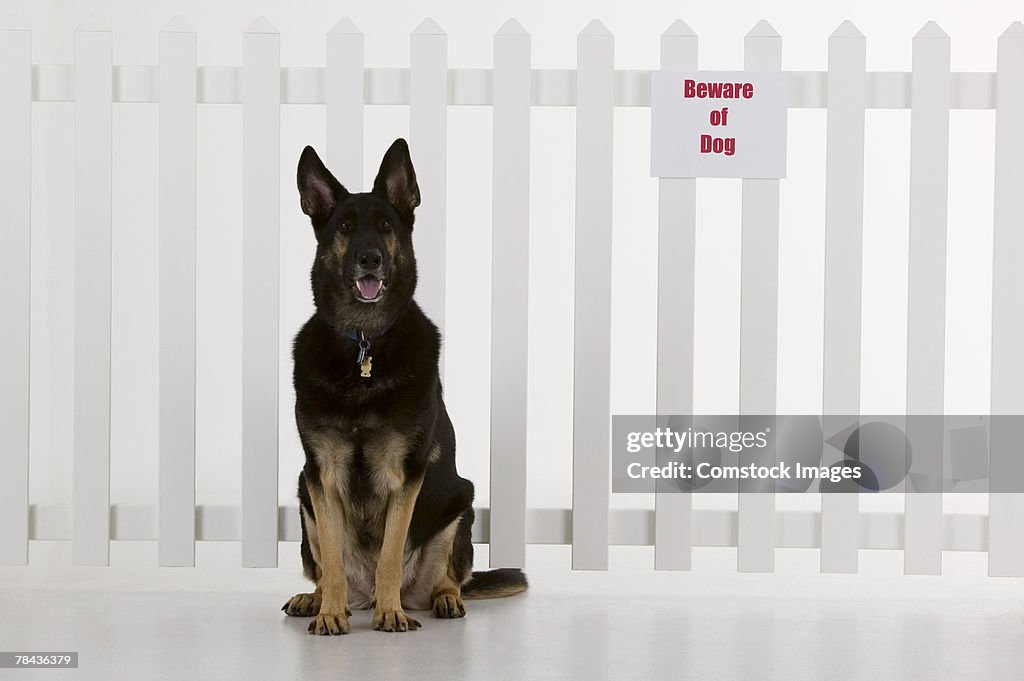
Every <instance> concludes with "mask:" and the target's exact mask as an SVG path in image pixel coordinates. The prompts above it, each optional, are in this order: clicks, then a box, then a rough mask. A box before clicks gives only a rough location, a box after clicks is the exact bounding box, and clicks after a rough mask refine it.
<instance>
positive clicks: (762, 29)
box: [747, 19, 782, 38]
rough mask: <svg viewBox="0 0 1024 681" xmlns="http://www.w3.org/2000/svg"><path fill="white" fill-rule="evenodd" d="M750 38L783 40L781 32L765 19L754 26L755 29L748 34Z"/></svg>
mask: <svg viewBox="0 0 1024 681" xmlns="http://www.w3.org/2000/svg"><path fill="white" fill-rule="evenodd" d="M747 37H748V38H781V37H782V36H781V35H779V32H778V31H776V30H775V27H774V26H772V25H771V24H769V23H768V22H767V21H765V20H764V19H761V21H759V22H757V23H756V24H754V28H752V29H750V32H749V33H747Z"/></svg>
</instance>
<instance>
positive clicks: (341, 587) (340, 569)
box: [309, 467, 352, 636]
mask: <svg viewBox="0 0 1024 681" xmlns="http://www.w3.org/2000/svg"><path fill="white" fill-rule="evenodd" d="M309 498H310V501H312V503H313V512H314V514H315V515H316V528H317V534H318V535H319V538H320V581H319V583H318V584H317V586H318V590H319V591H321V592H322V595H321V601H320V613H319V614H318V615H317V616H316V618H315V619H314V620H313V621H312V622H310V623H309V633H311V634H320V635H325V636H328V635H338V634H347V633H348V631H349V624H348V616H349V615H351V614H352V611H351V610H349V609H348V578H347V577H346V576H345V564H344V559H343V558H342V554H343V547H344V546H345V512H344V509H343V508H342V505H341V496H340V495H339V493H338V485H337V482H336V480H335V478H334V475H333V473H332V472H331V471H330V469H329V467H328V468H325V469H321V477H320V484H319V485H310V486H309Z"/></svg>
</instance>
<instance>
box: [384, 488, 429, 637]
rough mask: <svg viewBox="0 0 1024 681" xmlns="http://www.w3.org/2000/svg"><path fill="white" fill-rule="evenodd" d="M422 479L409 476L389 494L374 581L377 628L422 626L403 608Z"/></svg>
mask: <svg viewBox="0 0 1024 681" xmlns="http://www.w3.org/2000/svg"><path fill="white" fill-rule="evenodd" d="M422 483H423V479H422V478H419V479H417V480H407V481H405V484H403V485H402V487H401V488H400V489H397V490H395V491H393V492H391V494H390V496H389V498H388V510H387V519H386V521H385V525H384V542H383V544H382V545H381V548H380V557H379V558H378V559H377V576H376V579H375V582H374V601H375V603H376V605H375V607H374V611H373V628H374V629H377V630H378V631H409V630H413V629H419V628H420V626H421V625H420V623H419V622H417V621H416V620H414V619H413V618H412V617H409V616H408V615H406V614H405V611H404V610H402V559H403V556H404V554H405V542H406V538H407V537H408V536H409V523H410V521H411V520H412V511H413V508H414V507H415V506H416V497H417V495H419V493H420V485H421V484H422Z"/></svg>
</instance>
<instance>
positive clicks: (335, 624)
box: [308, 613, 349, 636]
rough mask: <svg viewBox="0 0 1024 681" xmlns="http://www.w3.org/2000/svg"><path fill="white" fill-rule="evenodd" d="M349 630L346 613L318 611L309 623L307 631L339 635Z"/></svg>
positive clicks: (325, 634) (322, 634)
mask: <svg viewBox="0 0 1024 681" xmlns="http://www.w3.org/2000/svg"><path fill="white" fill-rule="evenodd" d="M348 630H349V625H348V615H346V614H333V615H332V614H324V613H320V614H319V615H317V616H316V619H314V620H313V621H312V622H310V623H309V629H308V631H309V633H311V634H317V635H318V636H339V635H341V634H347V633H348Z"/></svg>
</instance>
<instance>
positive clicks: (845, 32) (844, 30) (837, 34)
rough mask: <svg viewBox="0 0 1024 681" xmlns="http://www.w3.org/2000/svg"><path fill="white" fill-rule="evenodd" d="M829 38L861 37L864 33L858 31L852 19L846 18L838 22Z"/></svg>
mask: <svg viewBox="0 0 1024 681" xmlns="http://www.w3.org/2000/svg"><path fill="white" fill-rule="evenodd" d="M829 37H830V38H863V37H864V34H863V33H861V32H860V29H859V28H857V27H856V26H855V25H854V23H853V22H852V21H850V20H849V19H847V20H846V21H844V22H843V23H841V24H839V27H838V28H837V29H836V30H834V31H832V35H830V36H829Z"/></svg>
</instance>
